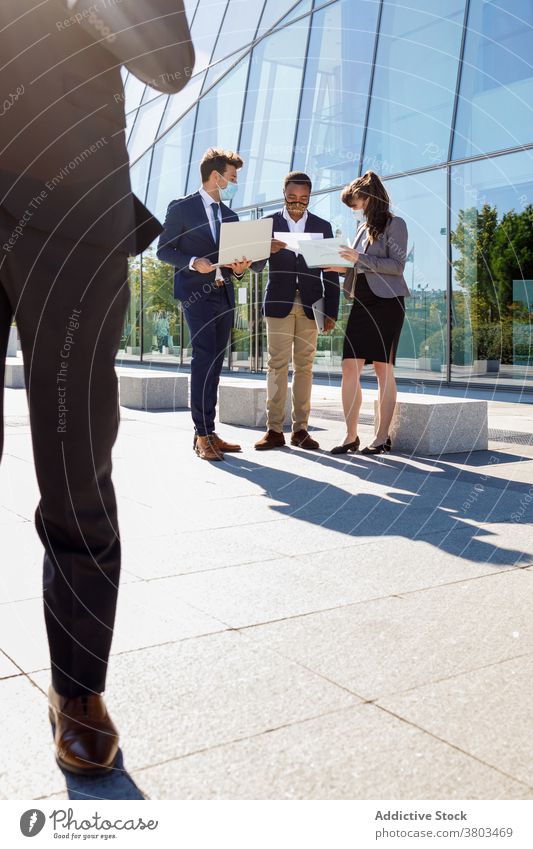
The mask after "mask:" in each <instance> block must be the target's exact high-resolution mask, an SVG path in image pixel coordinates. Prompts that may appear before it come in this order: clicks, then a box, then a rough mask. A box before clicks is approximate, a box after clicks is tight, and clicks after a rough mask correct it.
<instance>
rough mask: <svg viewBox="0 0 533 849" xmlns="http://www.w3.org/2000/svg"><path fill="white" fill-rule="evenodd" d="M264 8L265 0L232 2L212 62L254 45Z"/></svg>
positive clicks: (236, 0)
mask: <svg viewBox="0 0 533 849" xmlns="http://www.w3.org/2000/svg"><path fill="white" fill-rule="evenodd" d="M262 8H263V0H231V2H230V3H229V6H228V11H227V12H226V15H225V17H224V20H223V22H222V29H221V30H220V35H219V36H218V40H217V43H216V46H215V49H214V51H213V56H212V59H211V61H215V59H221V58H223V57H224V56H228V55H229V54H230V53H235V51H236V50H237V49H238V48H239V47H244V46H246V45H250V44H251V43H252V41H253V40H254V36H255V31H256V29H257V22H258V20H259V15H260V14H261V10H262Z"/></svg>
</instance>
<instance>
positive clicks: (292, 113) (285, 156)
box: [235, 19, 309, 206]
mask: <svg viewBox="0 0 533 849" xmlns="http://www.w3.org/2000/svg"><path fill="white" fill-rule="evenodd" d="M308 26H309V19H305V20H304V21H303V22H301V23H297V24H293V25H291V26H288V27H287V28H286V29H283V30H281V31H280V32H278V33H276V34H275V35H272V36H271V37H270V38H266V39H265V40H264V41H262V42H260V44H259V45H258V46H257V47H256V49H255V50H254V51H253V54H252V66H251V73H250V80H249V84H248V90H247V93H246V108H245V115H244V123H243V129H242V140H241V142H240V150H239V152H240V153H241V155H242V156H243V157H244V160H245V162H246V170H245V173H244V174H243V178H242V180H241V189H240V191H239V194H238V195H237V198H236V201H235V206H237V205H239V206H241V205H242V206H247V205H248V204H250V203H255V202H259V203H260V202H261V201H265V200H267V199H268V198H272V197H279V195H280V187H281V186H282V184H283V177H284V176H285V174H286V173H287V171H289V170H290V165H291V161H292V154H293V148H294V133H295V127H296V117H297V113H298V104H299V101H300V86H301V82H302V68H303V63H304V56H305V46H306V40H307V31H308Z"/></svg>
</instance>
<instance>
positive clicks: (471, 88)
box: [453, 0, 533, 159]
mask: <svg viewBox="0 0 533 849" xmlns="http://www.w3.org/2000/svg"><path fill="white" fill-rule="evenodd" d="M532 44H533V4H532V3H531V0H510V2H508V3H505V4H501V5H497V4H496V3H493V2H487V0H472V2H471V3H470V8H469V14H468V31H467V36H466V44H465V59H464V63H463V70H462V75H461V87H460V98H459V104H458V110H457V122H456V131H455V138H454V146H453V156H454V159H459V158H463V157H466V156H473V155H475V154H479V153H481V152H485V151H493V150H498V149H505V148H510V147H517V146H518V145H520V144H523V143H528V142H530V141H531V139H532V138H533V108H532V104H533V69H532V67H531V56H532Z"/></svg>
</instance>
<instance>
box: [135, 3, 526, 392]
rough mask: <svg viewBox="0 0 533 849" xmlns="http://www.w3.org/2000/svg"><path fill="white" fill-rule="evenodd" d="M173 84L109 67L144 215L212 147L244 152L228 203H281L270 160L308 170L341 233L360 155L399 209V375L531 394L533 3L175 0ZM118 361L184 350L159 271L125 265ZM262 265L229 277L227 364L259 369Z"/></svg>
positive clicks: (333, 341) (185, 355)
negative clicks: (180, 19)
mask: <svg viewBox="0 0 533 849" xmlns="http://www.w3.org/2000/svg"><path fill="white" fill-rule="evenodd" d="M186 9H187V14H188V17H189V21H190V23H191V30H192V35H193V39H194V43H195V48H196V64H195V66H194V68H193V69H191V79H190V82H189V84H188V85H187V87H186V88H185V89H184V90H183V91H181V92H180V93H178V94H176V95H170V96H167V95H161V94H158V93H157V92H155V91H153V90H152V89H150V88H147V87H145V86H144V85H143V84H141V83H139V82H138V81H137V80H136V79H135V78H134V77H133V76H131V75H126V74H125V89H126V109H127V119H128V121H127V124H128V126H127V133H128V146H129V150H130V157H131V162H132V180H133V186H134V190H135V191H136V193H137V194H138V195H139V197H141V199H143V200H144V201H145V203H146V204H147V205H148V206H149V207H150V209H152V210H153V211H154V212H155V214H156V215H157V216H158V217H159V218H160V219H161V220H162V219H163V218H164V216H165V213H166V208H167V205H168V203H169V202H170V201H171V200H172V199H174V198H177V197H180V196H182V195H184V194H187V193H189V192H192V191H195V190H196V189H197V188H198V187H199V185H200V175H199V162H200V159H201V157H202V154H203V153H204V151H205V150H206V149H207V148H208V147H210V146H211V145H220V146H221V147H224V148H229V149H234V150H238V151H239V153H240V154H241V156H242V157H243V158H244V160H245V167H244V168H243V170H242V171H241V172H240V173H239V192H238V195H237V197H236V198H235V200H234V201H233V204H232V206H233V208H234V209H235V210H236V211H237V212H238V213H239V215H240V217H241V218H257V217H261V216H262V215H264V214H267V213H269V212H272V211H274V210H275V209H279V208H280V207H281V205H282V186H283V178H284V176H285V174H286V173H287V172H288V171H290V170H293V169H301V170H304V171H306V172H307V173H309V175H310V176H311V178H312V180H313V195H312V202H311V210H312V211H313V212H316V213H317V214H318V215H321V216H322V217H324V218H327V219H328V220H329V221H331V223H332V226H333V230H334V232H335V233H336V234H337V235H342V236H343V237H344V238H345V239H351V238H353V235H354V229H355V228H354V220H353V217H352V215H351V213H350V210H349V209H348V208H347V207H345V206H344V205H343V204H342V203H341V201H340V191H341V189H342V188H343V186H344V185H345V184H346V183H348V182H350V181H351V180H352V179H353V178H354V177H356V176H358V175H359V174H362V173H364V172H365V171H366V170H367V169H372V170H374V171H376V172H377V173H379V174H380V175H381V177H382V178H383V179H384V180H385V182H386V186H387V189H388V191H389V194H390V196H391V201H392V205H393V211H394V212H396V213H397V214H399V215H401V216H402V217H403V218H404V219H405V220H406V222H407V226H408V231H409V245H408V248H409V254H408V258H407V263H406V268H405V276H406V279H407V282H408V285H409V287H410V289H411V297H410V298H409V299H407V300H406V321H405V324H404V328H403V333H402V338H401V342H400V346H399V350H398V356H397V375H398V376H399V377H400V378H410V379H416V380H420V381H428V382H429V381H438V382H441V383H443V384H446V383H450V384H453V383H460V382H464V381H469V382H472V381H475V382H476V384H488V385H491V386H499V387H513V386H514V387H518V386H520V387H524V388H528V389H533V348H532V334H531V318H532V315H533V64H532V56H533V52H532V49H531V46H532V44H533V3H532V2H531V0H508V2H506V3H502V2H501V0H498V2H496V0H409V2H407V3H406V2H404V0H402V2H400V0H329V2H324V0H300V2H293V3H291V2H290V0H284V2H283V1H282V0H229V2H227V0H188V2H187V0H186ZM130 273H131V286H132V300H131V306H130V312H129V315H128V321H127V323H126V326H125V329H124V337H123V340H122V345H121V352H120V356H121V357H122V358H123V359H128V358H130V359H142V360H144V361H148V362H154V363H155V362H157V363H158V364H164V363H168V364H175V365H176V364H177V365H181V364H187V363H188V362H190V355H191V350H190V341H189V339H188V333H187V327H186V324H185V323H184V321H183V316H182V314H181V308H180V305H179V303H178V302H176V301H174V299H173V297H172V269H171V268H170V267H169V266H167V265H165V264H164V263H161V262H159V261H158V260H157V258H156V256H155V246H152V248H151V249H150V250H148V251H146V252H145V253H144V254H143V255H142V257H137V258H135V259H134V260H132V261H131V268H130ZM266 275H267V272H266V271H265V272H263V274H262V275H256V274H251V273H248V275H247V277H246V278H245V279H243V280H242V281H239V282H238V283H237V282H236V284H235V285H236V290H237V291H236V303H237V308H236V315H235V327H234V330H233V335H232V341H231V347H230V349H229V350H228V352H227V361H226V365H227V367H228V368H229V369H242V370H246V369H248V370H250V371H261V370H263V369H264V368H265V365H266V356H265V328H264V322H263V320H262V316H261V299H262V291H263V287H264V286H265V283H266ZM349 309H350V305H349V303H347V302H345V301H344V299H343V298H341V309H340V313H339V322H338V325H337V329H336V330H335V331H334V332H332V333H330V334H327V335H321V336H320V337H319V342H318V350H317V356H316V361H315V369H316V371H317V373H318V372H319V373H324V374H331V373H339V372H340V368H341V354H342V338H343V328H344V325H345V322H346V319H347V315H348V313H349Z"/></svg>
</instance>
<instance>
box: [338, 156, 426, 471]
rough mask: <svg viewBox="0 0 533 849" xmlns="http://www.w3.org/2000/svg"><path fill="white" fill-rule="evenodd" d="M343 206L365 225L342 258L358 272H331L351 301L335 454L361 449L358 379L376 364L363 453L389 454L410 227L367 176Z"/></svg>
mask: <svg viewBox="0 0 533 849" xmlns="http://www.w3.org/2000/svg"><path fill="white" fill-rule="evenodd" d="M341 199H342V201H343V203H345V204H346V205H347V206H349V207H350V208H351V209H353V210H354V211H355V210H362V211H363V214H364V218H365V220H364V222H363V224H361V226H360V227H359V228H358V229H357V233H356V236H355V240H354V243H353V247H351V248H343V249H341V251H340V255H341V256H342V258H343V259H346V260H349V261H350V262H353V264H354V268H353V270H352V269H349V271H348V272H346V269H342V268H341V267H340V266H339V267H338V268H337V267H336V268H334V269H333V268H330V269H327V270H328V271H333V270H334V271H338V272H339V273H344V274H345V275H346V276H345V279H344V291H345V294H346V296H347V297H348V298H349V299H350V300H353V306H352V309H351V312H350V317H349V318H348V323H347V325H346V334H345V337H344V350H343V355H342V404H343V410H344V417H345V419H346V437H345V440H344V442H343V444H342V445H337V446H336V447H335V448H333V450H332V452H331V453H332V454H346V453H348V452H349V451H351V452H355V451H357V450H358V449H359V445H360V441H359V437H358V436H357V424H358V419H359V410H360V408H361V401H362V395H361V385H360V376H361V372H362V370H363V366H364V365H365V364H367V363H372V364H373V365H374V370H375V372H376V376H377V379H378V387H379V421H378V427H377V430H376V435H375V438H374V440H373V441H372V442H371V444H370V445H369V446H367V447H366V448H364V449H363V451H362V452H361V453H362V454H382V453H383V452H385V451H390V450H391V447H392V446H391V441H390V438H389V426H390V423H391V419H392V415H393V413H394V406H395V404H396V380H395V378H394V363H395V359H396V349H397V347H398V341H399V338H400V333H401V330H402V325H403V320H404V316H405V309H404V296H406V295H409V294H410V293H409V289H408V288H407V284H406V282H405V279H404V276H403V269H404V266H405V260H406V256H407V226H406V224H405V221H404V220H403V218H399V217H398V216H397V215H393V214H392V213H391V212H390V209H389V204H390V201H389V196H388V194H387V190H386V189H385V186H384V185H383V183H382V182H381V180H380V178H379V176H378V175H377V174H376V173H375V172H374V171H367V172H366V174H364V175H363V176H362V177H359V178H358V179H356V180H353V182H352V183H350V185H349V186H346V187H345V188H344V189H343V191H342V194H341Z"/></svg>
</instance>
